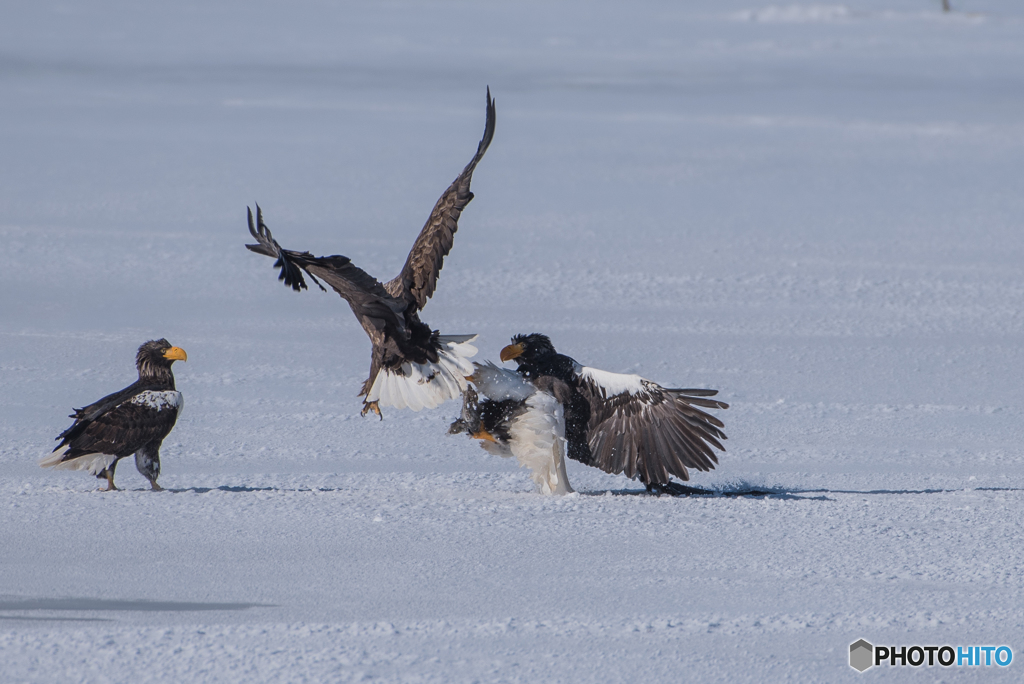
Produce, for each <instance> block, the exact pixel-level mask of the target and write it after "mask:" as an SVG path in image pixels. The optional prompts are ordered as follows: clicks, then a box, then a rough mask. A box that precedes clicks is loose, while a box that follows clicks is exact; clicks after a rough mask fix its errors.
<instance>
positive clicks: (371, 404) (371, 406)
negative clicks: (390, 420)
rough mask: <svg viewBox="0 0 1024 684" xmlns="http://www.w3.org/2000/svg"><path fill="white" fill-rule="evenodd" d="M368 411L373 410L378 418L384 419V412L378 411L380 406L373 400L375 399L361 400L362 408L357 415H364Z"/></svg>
mask: <svg viewBox="0 0 1024 684" xmlns="http://www.w3.org/2000/svg"><path fill="white" fill-rule="evenodd" d="M370 411H373V412H374V413H376V414H377V417H378V418H380V419H381V420H384V414H382V413H381V412H380V407H379V406H377V402H375V401H366V402H363V410H362V411H360V412H359V415H361V416H365V415H366V414H367V413H369V412H370Z"/></svg>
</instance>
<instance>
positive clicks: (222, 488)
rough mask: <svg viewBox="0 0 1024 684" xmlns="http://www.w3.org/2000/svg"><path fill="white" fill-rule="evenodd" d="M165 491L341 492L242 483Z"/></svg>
mask: <svg viewBox="0 0 1024 684" xmlns="http://www.w3.org/2000/svg"><path fill="white" fill-rule="evenodd" d="M164 491H165V492H172V493H175V494H184V493H186V492H192V493H194V494H209V493H210V492H230V493H232V494H249V493H253V492H340V491H343V490H342V489H339V488H337V487H283V488H282V487H245V486H242V485H220V486H219V487H181V488H170V487H165V488H164Z"/></svg>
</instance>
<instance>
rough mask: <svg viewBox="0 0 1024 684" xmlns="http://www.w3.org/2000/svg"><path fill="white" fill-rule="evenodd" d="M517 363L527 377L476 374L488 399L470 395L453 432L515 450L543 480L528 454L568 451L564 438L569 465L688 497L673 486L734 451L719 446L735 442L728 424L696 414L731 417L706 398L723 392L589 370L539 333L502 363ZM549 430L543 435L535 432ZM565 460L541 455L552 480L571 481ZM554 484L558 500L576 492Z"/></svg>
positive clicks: (488, 369) (507, 352)
mask: <svg viewBox="0 0 1024 684" xmlns="http://www.w3.org/2000/svg"><path fill="white" fill-rule="evenodd" d="M513 359H514V360H515V361H516V363H517V364H518V365H519V368H518V371H510V370H506V369H502V368H498V367H497V366H494V365H492V364H488V365H486V366H481V365H477V367H476V373H475V374H474V375H473V376H472V379H473V380H474V383H475V384H476V385H477V386H478V387H479V388H480V389H481V391H483V392H484V394H485V395H487V396H488V398H489V399H488V400H487V401H484V402H477V401H476V397H475V395H467V397H466V398H465V400H464V404H463V415H462V417H461V418H460V419H459V420H456V421H455V423H453V424H452V427H451V429H450V431H451V432H469V433H470V435H471V436H473V437H476V438H477V439H483V440H487V441H488V442H491V443H494V444H497V445H499V446H498V447H497V448H498V449H502V448H504V449H507V450H510V451H511V452H512V454H513V455H516V456H517V457H518V458H519V461H520V463H521V464H524V465H529V467H530V468H531V470H533V471H534V476H535V480H536V479H537V469H536V468H535V467H534V466H533V465H530V463H527V462H525V461H524V457H523V456H520V454H522V453H525V452H527V451H529V452H530V453H534V452H535V451H537V450H536V449H534V447H533V445H534V444H536V443H537V440H538V439H541V441H542V442H544V443H545V444H546V443H547V442H548V441H552V440H551V438H550V435H553V436H554V439H553V441H552V444H553V446H554V447H559V446H560V444H561V441H562V440H560V439H558V438H559V437H561V438H563V439H564V443H565V444H566V454H565V455H567V456H568V457H569V458H571V459H573V460H576V461H579V462H580V463H584V464H586V465H589V466H594V467H596V468H600V469H601V470H603V471H605V472H607V473H612V474H618V473H624V474H625V475H626V476H627V477H630V478H635V479H639V480H640V481H641V482H643V483H644V484H645V485H646V486H647V489H648V491H651V492H654V493H668V494H681V493H684V492H686V488H685V487H682V486H681V485H678V484H676V483H674V482H672V481H671V478H672V477H675V478H678V479H679V480H682V481H684V482H685V481H687V480H689V479H690V475H689V472H688V470H687V469H688V468H694V469H696V470H702V471H707V470H711V469H712V468H714V467H715V464H716V463H718V457H717V456H716V455H715V452H714V451H713V450H712V447H714V448H716V449H720V450H722V451H725V448H724V447H723V446H722V444H721V442H720V441H719V440H724V439H725V438H726V437H725V433H723V432H722V430H721V428H723V427H725V426H724V425H723V424H722V421H720V420H719V419H718V418H715V417H714V416H712V415H709V414H708V413H705V412H704V411H702V410H700V409H699V408H696V407H698V406H700V407H704V408H719V409H725V408H729V405H728V404H726V403H724V402H721V401H716V400H713V399H705V398H704V397H711V396H714V395H716V394H718V392H717V390H705V389H667V388H665V387H662V386H661V385H658V384H656V383H654V382H651V381H650V380H645V379H644V378H642V377H640V376H639V375H631V374H622V373H609V372H607V371H602V370H598V369H596V368H588V367H586V366H582V365H580V364H579V363H578V362H576V361H575V360H574V359H572V358H570V357H568V356H565V355H564V354H559V353H558V352H557V351H555V348H554V346H553V345H552V344H551V340H550V339H548V338H547V337H546V336H545V335H540V334H536V333H534V334H532V335H516V336H515V337H513V338H512V344H510V345H509V346H507V347H505V348H504V349H502V350H501V360H502V361H510V360H513ZM517 378H518V379H519V380H518V387H519V389H517ZM552 406H554V408H552ZM540 425H543V426H544V427H543V429H540V430H538V429H533V428H536V427H537V426H540ZM528 427H529V428H530V429H528ZM538 435H539V437H538ZM527 438H528V439H527ZM484 446H485V447H488V446H489V445H488V444H485V445H484ZM494 448H495V447H492V449H494ZM517 451H518V452H519V453H517ZM541 452H542V453H541ZM561 458H562V454H561V450H560V449H554V450H547V449H546V448H544V449H541V450H540V451H538V452H537V453H535V454H534V455H533V461H538V462H542V463H543V464H544V468H545V469H546V470H545V472H556V473H561V476H562V477H564V465H560V463H561ZM545 459H550V461H549V460H545ZM531 462H532V461H531ZM548 481H549V482H550V483H552V484H553V485H554V486H553V487H551V486H549V487H548V488H549V489H551V491H552V493H558V491H557V490H556V487H563V491H572V489H571V488H570V487H569V485H568V482H565V483H564V484H562V483H559V482H557V481H556V480H555V479H551V478H548ZM541 490H542V491H545V486H544V485H541Z"/></svg>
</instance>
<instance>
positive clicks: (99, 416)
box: [39, 339, 188, 492]
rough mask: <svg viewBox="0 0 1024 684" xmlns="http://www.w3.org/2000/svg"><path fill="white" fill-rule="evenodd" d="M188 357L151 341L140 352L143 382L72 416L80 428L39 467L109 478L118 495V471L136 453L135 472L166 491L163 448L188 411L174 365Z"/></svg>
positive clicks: (68, 434)
mask: <svg viewBox="0 0 1024 684" xmlns="http://www.w3.org/2000/svg"><path fill="white" fill-rule="evenodd" d="M187 358H188V355H187V354H185V350H184V349H181V348H180V347H172V346H171V343H170V342H168V341H167V340H165V339H159V340H150V341H149V342H146V343H144V344H143V345H142V346H141V347H139V351H138V353H137V354H136V355H135V367H136V368H137V369H138V371H139V379H138V380H136V381H135V382H133V383H132V384H131V385H128V386H127V387H125V388H124V389H123V390H121V391H120V392H114V393H113V394H109V395H107V396H105V397H103V398H102V399H100V400H99V401H97V402H95V403H93V404H89V405H88V406H86V407H85V408H80V409H75V412H74V413H72V414H71V415H70V416H69V417H70V418H74V419H75V422H74V424H73V425H72V426H71V427H69V428H68V429H67V430H65V431H64V432H62V433H60V435H58V436H57V439H59V440H60V444H58V445H57V446H56V448H54V450H53V453H52V454H51V455H50V456H47V457H46V458H44V459H42V460H41V461H40V462H39V465H41V466H42V467H44V468H56V469H59V470H88V471H89V473H90V474H92V475H95V476H96V477H98V478H100V479H106V481H107V489H106V491H108V492H109V491H112V490H116V489H117V487H115V486H114V469H115V468H116V467H117V462H118V461H119V460H121V459H122V458H124V457H125V456H130V455H131V454H135V467H136V468H138V469H139V472H140V473H142V476H143V477H145V478H146V479H147V480H149V484H150V485H151V486H152V488H153V490H154V491H160V490H162V489H163V487H161V486H160V485H158V484H157V482H156V480H157V478H158V477H159V476H160V444H161V443H163V441H164V438H165V437H166V436H167V435H168V434H170V432H171V429H172V428H173V427H174V423H175V421H177V420H178V416H179V415H181V411H182V409H183V408H184V406H185V403H184V400H183V399H182V397H181V392H179V391H177V390H176V389H175V387H174V374H173V373H172V372H171V364H173V363H174V362H175V361H185V360H186V359H187Z"/></svg>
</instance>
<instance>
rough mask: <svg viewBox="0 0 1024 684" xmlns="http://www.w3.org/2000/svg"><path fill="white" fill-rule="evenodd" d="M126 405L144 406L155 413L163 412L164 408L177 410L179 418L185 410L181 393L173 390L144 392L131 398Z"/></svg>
mask: <svg viewBox="0 0 1024 684" xmlns="http://www.w3.org/2000/svg"><path fill="white" fill-rule="evenodd" d="M128 403H130V404H138V405H140V406H146V407H149V408H151V409H156V410H157V411H163V410H164V409H165V408H173V409H177V410H178V416H179V417H180V416H181V413H182V411H183V410H184V408H185V399H184V397H182V396H181V392H177V391H174V390H169V391H165V392H154V391H152V390H145V391H143V392H139V393H138V394H136V395H135V396H134V397H132V399H131V401H129V402H128Z"/></svg>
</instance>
